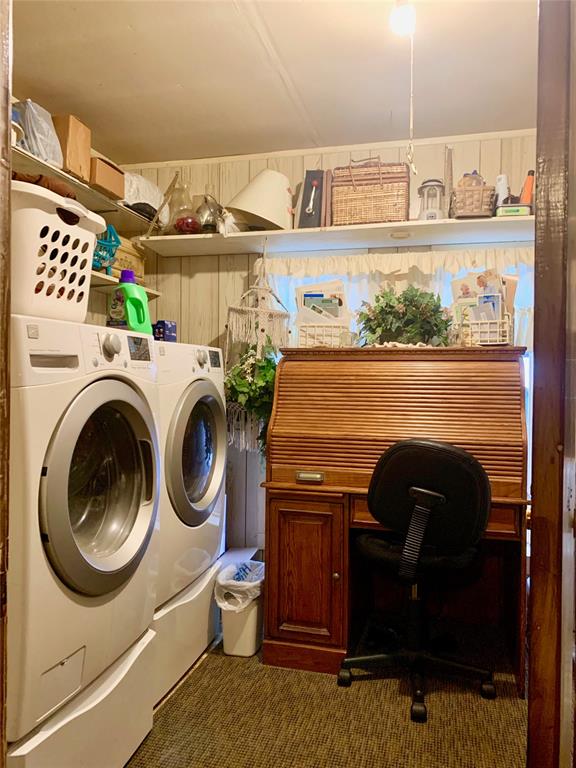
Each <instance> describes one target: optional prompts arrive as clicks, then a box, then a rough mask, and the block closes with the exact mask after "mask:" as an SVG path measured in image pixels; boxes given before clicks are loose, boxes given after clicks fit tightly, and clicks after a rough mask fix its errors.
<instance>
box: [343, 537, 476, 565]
mask: <svg viewBox="0 0 576 768" xmlns="http://www.w3.org/2000/svg"><path fill="white" fill-rule="evenodd" d="M403 546H404V544H403V542H402V540H400V539H399V538H397V537H394V535H393V534H390V535H386V534H373V533H365V534H362V535H361V536H359V537H358V538H357V540H356V548H357V550H358V552H359V553H360V554H361V555H362V557H365V558H366V559H367V560H370V561H371V562H373V563H375V564H376V565H378V566H379V567H381V568H383V569H385V570H390V571H394V572H395V573H396V574H397V573H398V569H399V566H400V559H401V557H402V549H403ZM476 554H477V552H476V548H475V547H470V548H468V549H466V550H464V551H463V552H458V553H457V554H454V555H450V554H438V553H437V551H436V548H435V547H430V546H427V545H426V544H424V545H423V547H422V550H421V554H420V559H419V561H418V570H417V575H418V576H420V575H423V574H425V573H431V572H435V571H444V572H445V571H453V570H460V569H462V568H467V567H468V566H469V565H471V563H472V562H473V560H474V558H475V557H476Z"/></svg>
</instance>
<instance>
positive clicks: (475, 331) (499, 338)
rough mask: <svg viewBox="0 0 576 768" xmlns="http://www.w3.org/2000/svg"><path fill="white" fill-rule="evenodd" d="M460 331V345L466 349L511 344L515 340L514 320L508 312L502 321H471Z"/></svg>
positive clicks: (462, 326) (463, 325)
mask: <svg viewBox="0 0 576 768" xmlns="http://www.w3.org/2000/svg"><path fill="white" fill-rule="evenodd" d="M459 330H460V343H461V344H462V345H463V346H465V347H476V346H493V345H494V346H495V345H504V344H511V343H512V340H513V338H514V326H513V320H512V317H511V316H510V314H509V313H508V312H505V313H504V317H503V318H502V319H501V320H469V321H467V322H465V323H463V324H462V325H461V326H459Z"/></svg>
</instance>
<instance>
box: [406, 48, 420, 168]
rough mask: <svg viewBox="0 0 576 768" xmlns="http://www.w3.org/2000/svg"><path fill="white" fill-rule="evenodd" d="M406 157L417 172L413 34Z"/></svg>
mask: <svg viewBox="0 0 576 768" xmlns="http://www.w3.org/2000/svg"><path fill="white" fill-rule="evenodd" d="M406 159H407V160H408V164H409V166H410V170H411V171H412V173H413V174H414V175H416V174H417V173H418V171H417V170H416V165H415V164H414V34H413V33H412V34H411V35H410V129H409V141H408V150H407V152H406Z"/></svg>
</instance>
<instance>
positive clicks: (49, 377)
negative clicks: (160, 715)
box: [7, 316, 160, 742]
mask: <svg viewBox="0 0 576 768" xmlns="http://www.w3.org/2000/svg"><path fill="white" fill-rule="evenodd" d="M11 334H12V391H11V408H12V417H11V457H10V486H11V488H10V491H11V492H10V563H9V569H8V614H9V615H8V702H7V715H8V721H7V732H8V733H7V735H8V741H10V742H14V741H16V740H18V739H21V738H22V737H23V736H24V735H25V734H27V733H29V732H31V731H32V730H33V729H35V728H36V727H37V726H38V725H39V724H40V723H42V722H43V721H45V719H46V718H47V717H48V716H49V715H51V714H52V713H54V712H56V711H57V710H59V709H60V708H61V707H62V706H63V705H64V704H65V703H66V702H68V701H69V700H70V699H71V698H72V697H74V696H75V695H77V694H78V693H79V692H80V691H82V690H84V689H85V688H86V687H87V686H88V685H89V684H90V683H92V682H93V681H94V680H95V679H96V678H97V677H98V676H99V675H100V674H101V673H102V672H103V671H104V670H106V669H107V668H108V667H110V665H111V664H113V663H114V662H115V661H116V660H117V659H119V658H120V657H121V656H122V655H123V654H124V653H125V652H126V651H127V650H128V649H129V648H130V646H132V645H133V644H134V643H136V642H137V641H138V639H139V638H140V637H141V636H142V635H143V634H144V633H145V632H146V631H147V629H148V627H149V625H150V623H151V621H152V617H153V612H154V603H155V584H154V576H155V572H156V571H157V565H158V564H157V556H158V552H157V533H156V532H155V526H156V518H157V506H158V496H159V485H160V483H159V463H160V458H159V440H158V433H157V425H156V415H157V407H158V404H157V388H156V364H155V349H154V344H153V342H152V339H151V338H150V337H149V336H144V335H142V334H135V333H129V332H126V331H116V330H114V331H111V330H110V329H106V328H103V327H99V326H89V325H80V324H76V323H68V322H61V321H56V320H44V319H39V318H31V317H23V316H13V317H12V329H11Z"/></svg>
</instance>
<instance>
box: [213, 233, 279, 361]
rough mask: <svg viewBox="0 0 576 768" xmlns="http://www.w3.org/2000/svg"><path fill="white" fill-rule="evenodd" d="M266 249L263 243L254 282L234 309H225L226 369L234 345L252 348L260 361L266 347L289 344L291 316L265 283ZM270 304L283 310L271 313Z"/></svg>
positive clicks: (273, 310) (272, 309)
mask: <svg viewBox="0 0 576 768" xmlns="http://www.w3.org/2000/svg"><path fill="white" fill-rule="evenodd" d="M266 247H267V246H266V242H265V243H264V253H263V254H262V261H261V263H260V269H259V274H258V277H257V279H256V282H255V283H254V284H253V285H251V286H250V288H248V290H247V291H246V293H244V294H242V296H241V297H240V303H239V304H238V305H237V306H231V307H228V319H227V321H226V350H225V356H226V366H227V367H228V363H229V356H230V353H231V348H232V344H233V343H234V342H241V343H245V344H251V345H255V346H256V356H257V357H261V355H262V350H263V349H264V347H265V346H272V347H274V348H276V349H278V347H283V346H286V345H287V344H288V335H289V331H288V320H289V319H290V313H289V312H288V310H287V309H286V307H285V306H284V304H282V302H281V301H280V299H279V298H278V296H277V295H276V294H275V293H274V291H273V290H272V288H270V285H269V283H268V278H267V276H266ZM273 302H276V304H278V305H279V306H280V307H281V308H282V309H274V307H273V304H272V303H273Z"/></svg>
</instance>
